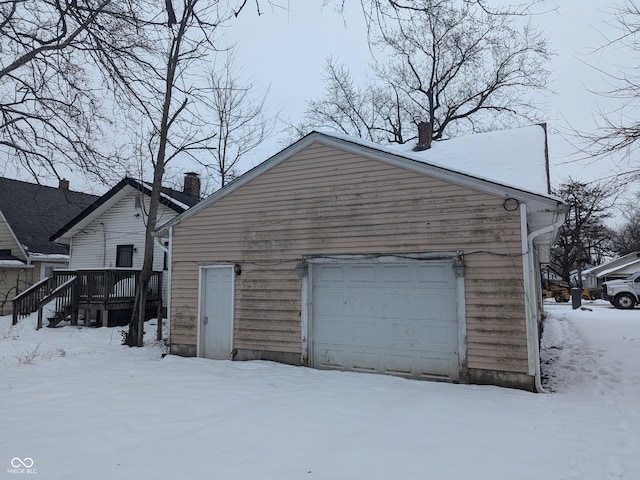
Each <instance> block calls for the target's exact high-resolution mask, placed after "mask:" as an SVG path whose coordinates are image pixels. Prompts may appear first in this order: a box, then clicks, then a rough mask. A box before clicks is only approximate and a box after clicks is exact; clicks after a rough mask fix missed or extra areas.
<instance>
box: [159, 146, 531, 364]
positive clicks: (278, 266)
mask: <svg viewBox="0 0 640 480" xmlns="http://www.w3.org/2000/svg"><path fill="white" fill-rule="evenodd" d="M503 201H504V198H501V197H495V196H492V195H489V194H486V193H483V192H480V191H476V190H473V189H470V188H466V187H461V186H458V185H453V184H451V183H448V182H445V181H442V180H439V179H436V178H432V177H429V176H425V175H423V174H420V173H416V172H413V171H409V170H405V169H402V168H400V167H396V166H393V165H390V164H388V163H385V162H381V161H377V160H372V159H368V158H364V157H360V156H357V155H355V154H351V153H346V152H344V151H341V150H338V149H335V148H332V147H327V146H322V145H319V144H312V145H310V146H309V147H307V148H306V149H304V150H303V151H301V152H299V153H298V154H296V155H295V156H293V157H291V158H289V159H286V160H284V161H283V162H281V163H280V164H279V165H276V166H275V167H273V168H272V169H270V170H268V171H267V172H265V173H263V174H262V175H260V176H258V177H256V178H254V179H253V180H252V181H250V182H249V183H247V184H245V185H243V186H242V187H240V188H238V189H236V190H235V191H233V192H231V193H230V194H228V195H227V196H225V197H223V198H221V199H219V200H218V201H217V202H215V203H214V204H212V205H209V206H208V207H206V208H204V209H203V210H201V211H200V212H198V213H197V214H196V215H193V216H192V217H190V218H187V219H186V220H184V221H183V222H182V223H180V224H178V225H177V226H176V227H175V229H174V233H173V253H172V255H173V257H172V260H173V278H172V292H171V295H172V303H171V305H172V310H171V315H172V327H171V335H172V337H171V342H172V343H173V344H183V345H195V342H196V316H197V308H198V305H197V302H198V299H197V295H198V266H199V265H213V264H220V263H233V262H238V263H240V264H241V265H242V274H241V275H240V276H239V277H237V278H236V284H235V292H236V293H235V330H234V338H235V341H234V342H235V343H234V347H235V348H238V349H253V350H267V351H274V352H291V353H300V351H301V331H300V328H301V321H300V308H301V305H300V301H301V282H300V280H299V279H298V278H297V276H296V275H295V272H294V267H295V265H296V261H297V260H296V259H297V258H298V257H299V256H300V255H313V254H325V255H330V254H365V253H394V252H396V253H398V252H436V251H455V250H463V251H464V252H465V264H466V267H467V268H466V274H465V291H466V299H467V305H466V312H467V327H468V329H467V341H468V366H469V368H486V369H496V370H501V371H513V372H523V373H526V372H527V354H526V329H525V321H524V300H523V298H522V292H523V287H522V283H523V279H522V257H521V247H520V245H521V239H520V212H518V211H516V212H508V211H506V210H505V209H504V208H503V207H502V203H503Z"/></svg>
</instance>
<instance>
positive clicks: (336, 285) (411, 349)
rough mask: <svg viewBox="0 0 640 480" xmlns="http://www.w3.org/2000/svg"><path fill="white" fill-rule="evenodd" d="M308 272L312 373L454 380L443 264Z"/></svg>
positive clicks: (454, 345)
mask: <svg viewBox="0 0 640 480" xmlns="http://www.w3.org/2000/svg"><path fill="white" fill-rule="evenodd" d="M312 272H313V273H312V275H313V277H312V289H313V293H312V301H313V304H312V318H311V358H312V362H313V366H314V367H315V368H330V369H341V370H354V371H364V372H377V373H388V374H394V375H403V376H410V377H414V378H443V379H450V380H457V379H458V376H459V366H458V333H457V332H458V324H457V302H456V299H457V294H456V278H455V276H454V274H453V270H452V268H451V263H450V262H443V263H431V262H429V263H426V262H413V263H385V264H380V263H378V264H364V263H363V264H350V263H349V264H315V265H313V269H312Z"/></svg>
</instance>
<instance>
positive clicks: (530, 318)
mask: <svg viewBox="0 0 640 480" xmlns="http://www.w3.org/2000/svg"><path fill="white" fill-rule="evenodd" d="M521 208H522V212H523V213H522V217H523V228H525V229H526V225H527V224H526V218H527V214H526V205H524V204H523V205H521ZM561 213H562V210H560V209H559V210H558V211H557V212H556V215H558V218H557V220H555V221H554V222H553V223H552V224H551V225H549V226H547V227H544V228H541V229H540V230H536V231H533V232H531V233H530V234H529V235H527V240H526V244H524V245H523V248H526V250H524V251H523V254H525V255H524V257H525V258H524V262H523V266H524V267H525V272H524V287H525V315H526V320H527V325H530V330H529V329H527V333H528V337H529V338H528V340H529V347H530V349H531V351H532V353H533V359H532V360H533V368H534V382H535V389H536V392H538V393H548V392H547V391H546V390H545V389H544V388H543V387H542V376H541V372H540V342H539V338H538V337H539V334H540V332H539V330H538V318H537V316H536V309H535V307H534V305H535V303H534V302H535V298H536V288H535V278H534V275H535V266H534V265H533V241H534V239H535V238H537V237H539V236H540V235H544V234H545V233H550V232H553V231H554V230H557V229H559V228H560V227H561V226H562V224H563V223H564V222H565V220H566V215H561ZM564 213H566V212H564ZM524 231H525V232H526V230H524ZM523 243H524V242H523ZM532 279H533V280H534V281H533V282H532Z"/></svg>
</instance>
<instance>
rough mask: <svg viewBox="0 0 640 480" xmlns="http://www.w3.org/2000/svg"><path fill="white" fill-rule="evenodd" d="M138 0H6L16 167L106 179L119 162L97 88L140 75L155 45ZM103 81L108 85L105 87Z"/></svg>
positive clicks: (4, 106) (5, 105) (1, 120)
mask: <svg viewBox="0 0 640 480" xmlns="http://www.w3.org/2000/svg"><path fill="white" fill-rule="evenodd" d="M141 11H143V4H142V5H141V4H138V3H137V2H136V1H135V0H133V1H127V0H89V1H83V2H77V1H74V0H70V1H58V0H0V115H1V117H0V151H1V152H2V153H3V154H4V155H5V156H6V158H7V159H8V160H9V161H12V162H14V164H15V165H16V166H17V167H22V168H24V169H27V170H28V171H30V172H31V173H32V174H33V176H34V177H36V179H37V172H38V171H39V170H40V169H41V168H42V167H44V168H45V169H47V170H48V171H52V172H53V173H54V174H56V176H58V177H59V175H58V172H57V170H58V168H59V166H60V165H62V164H64V165H66V166H68V167H71V168H73V167H77V168H79V169H81V170H82V171H84V172H87V173H90V174H93V175H95V176H97V177H99V178H102V177H103V174H104V173H105V172H108V171H110V170H111V168H112V167H113V166H114V165H115V164H116V162H117V160H118V159H117V158H115V157H114V155H113V153H114V152H113V150H111V151H109V150H110V149H108V148H107V145H106V144H105V143H103V142H101V138H102V135H103V132H101V130H100V127H101V126H104V125H107V126H108V125H109V119H108V117H107V116H106V115H105V113H104V112H105V110H103V109H102V108H101V107H102V98H103V95H101V94H99V93H98V89H101V88H102V87H103V86H105V85H106V84H108V86H110V87H113V86H114V85H115V84H117V83H119V82H120V81H121V80H122V79H123V78H125V77H126V72H128V71H130V70H135V67H134V66H133V65H132V64H131V61H130V60H131V59H132V58H134V57H137V58H138V60H139V59H140V58H142V55H141V51H148V50H149V48H150V46H149V45H148V44H147V43H146V37H145V36H144V35H140V28H141V20H140V12H141ZM101 80H104V81H105V82H102V81H101Z"/></svg>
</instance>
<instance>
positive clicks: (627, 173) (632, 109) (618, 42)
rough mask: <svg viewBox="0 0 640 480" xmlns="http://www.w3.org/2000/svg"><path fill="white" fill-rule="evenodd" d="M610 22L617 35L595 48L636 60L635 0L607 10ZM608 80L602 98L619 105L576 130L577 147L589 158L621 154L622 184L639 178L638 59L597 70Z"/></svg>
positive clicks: (639, 25)
mask: <svg viewBox="0 0 640 480" xmlns="http://www.w3.org/2000/svg"><path fill="white" fill-rule="evenodd" d="M609 14H610V20H609V23H610V24H611V25H612V26H613V27H614V28H615V31H616V35H615V36H614V37H612V38H607V39H606V42H605V44H604V45H603V46H602V47H601V48H600V49H599V50H598V51H597V53H598V55H606V54H607V53H608V51H609V50H613V49H623V50H626V51H627V52H628V53H629V57H628V58H630V59H631V58H632V59H635V58H636V56H637V54H638V53H639V52H640V6H639V4H638V2H637V1H636V0H624V1H623V2H622V3H621V4H620V5H618V6H616V7H613V8H612V9H611V10H610V11H609ZM598 70H599V71H600V72H601V73H602V74H603V76H604V77H605V79H606V80H607V81H608V83H609V85H610V88H609V89H607V90H604V91H601V92H598V93H599V94H600V95H602V96H603V97H608V98H612V99H616V100H619V101H620V102H621V105H620V106H619V107H618V108H616V109H615V110H613V111H601V112H600V113H599V115H598V116H597V118H596V127H595V128H594V130H593V132H584V131H580V132H575V133H576V135H577V137H578V139H579V140H580V141H581V142H580V145H581V146H580V149H581V150H582V152H583V153H586V154H587V155H589V156H591V157H598V156H603V155H609V154H622V158H623V161H622V164H621V165H620V171H619V173H618V174H617V175H616V176H617V179H618V180H619V181H620V182H621V183H624V184H626V183H631V182H634V181H637V180H639V179H640V160H638V155H637V153H638V146H639V145H640V121H639V120H638V108H640V74H638V65H637V61H631V62H630V63H629V64H627V65H626V66H620V67H619V71H615V72H612V71H603V70H601V69H598Z"/></svg>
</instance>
